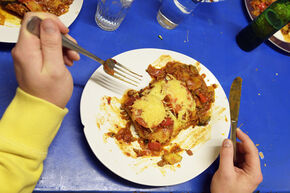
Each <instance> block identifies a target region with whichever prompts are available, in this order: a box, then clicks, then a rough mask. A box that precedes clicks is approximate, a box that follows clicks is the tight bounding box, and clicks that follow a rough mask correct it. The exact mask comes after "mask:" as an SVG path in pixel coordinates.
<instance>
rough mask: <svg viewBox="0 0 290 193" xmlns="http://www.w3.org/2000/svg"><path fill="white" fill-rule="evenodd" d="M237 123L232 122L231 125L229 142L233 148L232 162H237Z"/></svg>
mask: <svg viewBox="0 0 290 193" xmlns="http://www.w3.org/2000/svg"><path fill="white" fill-rule="evenodd" d="M237 124H238V123H237V121H232V122H231V125H232V128H231V140H232V143H233V148H234V162H236V160H237Z"/></svg>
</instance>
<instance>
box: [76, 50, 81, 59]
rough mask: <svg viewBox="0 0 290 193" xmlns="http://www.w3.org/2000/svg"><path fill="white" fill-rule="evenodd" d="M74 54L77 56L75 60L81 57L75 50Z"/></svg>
mask: <svg viewBox="0 0 290 193" xmlns="http://www.w3.org/2000/svg"><path fill="white" fill-rule="evenodd" d="M75 55H76V57H77V60H80V59H81V56H80V54H79V53H77V52H75Z"/></svg>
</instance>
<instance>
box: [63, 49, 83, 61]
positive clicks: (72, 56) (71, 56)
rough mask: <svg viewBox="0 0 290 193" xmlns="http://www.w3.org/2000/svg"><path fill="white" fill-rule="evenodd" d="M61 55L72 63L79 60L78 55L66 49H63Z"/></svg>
mask: <svg viewBox="0 0 290 193" xmlns="http://www.w3.org/2000/svg"><path fill="white" fill-rule="evenodd" d="M63 55H64V56H67V57H68V58H69V59H70V60H72V61H78V60H80V55H79V54H78V53H77V52H76V51H73V50H69V49H67V48H64V49H63Z"/></svg>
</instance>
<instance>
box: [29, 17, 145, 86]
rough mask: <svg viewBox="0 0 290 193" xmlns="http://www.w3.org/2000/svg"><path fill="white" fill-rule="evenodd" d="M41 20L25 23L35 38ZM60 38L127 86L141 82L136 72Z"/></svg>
mask: <svg viewBox="0 0 290 193" xmlns="http://www.w3.org/2000/svg"><path fill="white" fill-rule="evenodd" d="M41 21H42V19H40V18H39V17H37V16H34V17H32V18H31V19H30V21H29V22H28V23H27V26H26V28H27V30H28V31H29V32H30V33H32V34H34V35H36V36H37V37H40V23H41ZM61 36H62V46H63V47H65V48H68V49H71V50H74V51H76V52H79V53H81V54H83V55H85V56H87V57H89V58H91V59H93V60H95V61H97V62H99V63H100V64H102V65H103V68H104V71H105V72H106V73H107V74H109V75H111V76H113V77H115V78H117V79H119V80H121V81H124V82H126V83H128V84H131V85H133V86H138V84H139V83H140V81H141V78H142V75H139V74H137V73H136V72H133V71H132V70H130V69H129V68H127V67H126V66H124V65H122V64H120V63H119V62H117V61H116V60H114V59H112V58H109V59H107V60H102V59H100V58H99V57H97V56H96V55H94V54H92V53H91V52H89V51H87V50H85V49H84V48H82V47H80V46H79V45H78V44H76V43H74V42H73V41H71V40H70V39H68V38H67V37H66V36H65V35H63V34H62V35H61Z"/></svg>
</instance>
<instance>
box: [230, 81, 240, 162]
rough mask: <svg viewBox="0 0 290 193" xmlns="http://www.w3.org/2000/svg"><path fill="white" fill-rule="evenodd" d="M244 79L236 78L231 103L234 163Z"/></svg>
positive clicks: (231, 92)
mask: <svg viewBox="0 0 290 193" xmlns="http://www.w3.org/2000/svg"><path fill="white" fill-rule="evenodd" d="M242 80H243V79H242V78H241V77H236V78H235V79H234V81H233V83H232V85H231V90H230V96H229V102H230V112H231V140H232V142H233V146H234V162H235V161H236V145H237V135H236V131H237V125H238V117H239V110H240V99H241V88H242Z"/></svg>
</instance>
